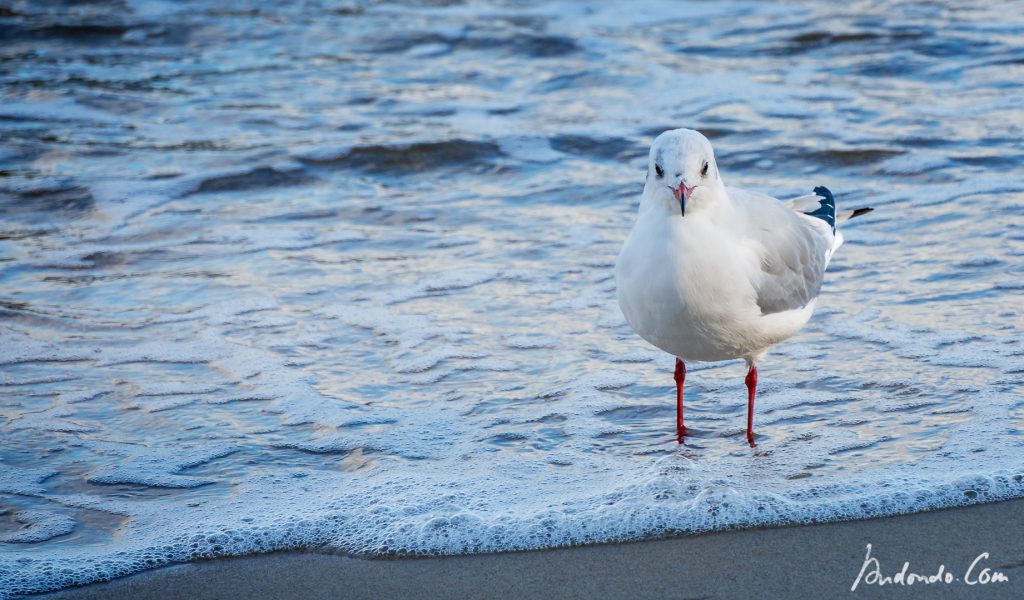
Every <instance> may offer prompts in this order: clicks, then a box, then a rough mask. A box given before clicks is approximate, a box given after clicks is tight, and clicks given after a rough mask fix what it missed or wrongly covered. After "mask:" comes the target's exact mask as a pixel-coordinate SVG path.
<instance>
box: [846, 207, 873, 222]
mask: <svg viewBox="0 0 1024 600" xmlns="http://www.w3.org/2000/svg"><path fill="white" fill-rule="evenodd" d="M873 210H875V209H873V208H871V207H870V206H865V207H864V208H856V209H854V211H853V214H851V215H850V218H851V219H852V218H854V217H859V216H861V215H866V214H868V213H869V212H871V211H873Z"/></svg>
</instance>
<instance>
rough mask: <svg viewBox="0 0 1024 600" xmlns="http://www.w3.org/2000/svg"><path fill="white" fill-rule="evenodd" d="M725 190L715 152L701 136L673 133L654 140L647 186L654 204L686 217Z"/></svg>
mask: <svg viewBox="0 0 1024 600" xmlns="http://www.w3.org/2000/svg"><path fill="white" fill-rule="evenodd" d="M723 188H724V186H723V184H722V180H721V178H720V177H719V175H718V166H717V165H716V164H715V151H714V150H713V149H712V148H711V142H709V141H708V138H706V137H704V136H703V135H701V133H700V132H698V131H694V130H692V129H672V130H670V131H666V132H664V133H662V134H661V135H659V136H658V137H657V138H656V139H655V140H654V145H652V146H651V153H650V156H649V157H648V159H647V183H646V184H645V185H644V196H645V197H647V198H650V200H651V202H652V203H654V204H657V205H659V206H662V207H664V208H667V209H669V210H671V211H672V212H673V213H678V214H679V215H680V216H684V217H685V216H686V215H687V214H692V213H693V212H695V211H698V210H700V209H701V208H703V207H705V206H707V205H708V204H709V203H710V202H712V201H713V200H714V199H715V198H716V197H717V196H718V193H719V191H720V190H722V189H723Z"/></svg>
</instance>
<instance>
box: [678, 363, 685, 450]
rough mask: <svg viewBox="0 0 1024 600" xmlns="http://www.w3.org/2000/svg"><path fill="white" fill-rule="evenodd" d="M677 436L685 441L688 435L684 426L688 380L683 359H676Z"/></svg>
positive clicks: (680, 441)
mask: <svg viewBox="0 0 1024 600" xmlns="http://www.w3.org/2000/svg"><path fill="white" fill-rule="evenodd" d="M675 380H676V438H677V439H678V440H679V443H680V444H682V443H683V436H685V435H686V427H684V426H683V382H684V381H686V365H684V364H683V361H681V360H679V359H678V358H677V359H676V374H675Z"/></svg>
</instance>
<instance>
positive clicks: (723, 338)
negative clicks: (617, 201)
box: [615, 129, 872, 447]
mask: <svg viewBox="0 0 1024 600" xmlns="http://www.w3.org/2000/svg"><path fill="white" fill-rule="evenodd" d="M871 210H872V209H871V208H859V209H857V210H853V211H849V212H841V213H837V212H836V203H835V198H834V197H833V196H832V192H830V191H829V190H828V188H826V187H824V186H818V187H816V188H814V193H813V194H809V195H805V196H800V197H799V198H794V199H792V200H789V201H780V200H777V199H775V198H772V197H770V196H766V195H764V194H759V193H757V192H751V191H747V190H742V189H738V188H732V187H726V185H725V183H724V181H723V180H722V175H721V173H719V171H718V165H717V164H716V163H715V153H714V150H713V149H712V148H711V142H709V141H708V139H707V138H706V137H704V136H703V135H702V134H701V133H700V132H697V131H694V130H692V129H675V130H671V131H666V132H664V133H662V134H661V135H659V136H658V137H657V138H656V139H655V140H654V145H653V146H651V152H650V155H649V157H648V159H647V181H646V182H645V184H644V191H643V195H642V196H641V197H640V209H639V213H638V214H637V218H636V222H635V224H634V225H633V229H632V231H630V233H629V237H628V238H627V239H626V242H625V244H623V246H622V251H621V252H620V253H619V257H618V260H617V261H616V263H615V282H616V287H617V294H618V301H619V307H620V308H621V310H622V314H623V316H625V317H626V321H627V322H628V323H629V324H630V326H631V327H632V328H633V330H634V331H636V333H637V334H639V335H640V337H642V338H643V339H644V340H646V341H647V342H649V343H651V344H653V345H654V346H656V347H658V348H660V349H661V350H664V351H665V352H668V353H670V354H672V355H673V356H675V357H676V368H675V375H674V379H675V382H676V434H677V439H678V441H679V443H683V438H684V436H685V435H686V427H685V426H684V425H683V382H684V381H685V379H686V362H689V361H723V360H733V359H739V358H742V359H744V360H745V361H746V363H747V376H746V379H745V380H744V382H745V383H746V386H747V442H748V443H749V444H750V446H751V447H755V446H756V444H755V443H754V395H755V393H756V391H757V363H758V361H759V360H760V359H761V358H762V357H763V356H764V355H765V353H766V352H767V351H768V349H769V348H771V347H772V346H774V345H775V344H778V343H779V342H781V341H783V340H785V339H787V338H789V337H790V336H792V335H793V334H795V333H796V332H797V331H799V330H800V328H802V327H803V326H804V324H806V323H807V321H808V320H809V319H810V318H811V314H812V313H813V312H814V305H815V303H816V301H817V299H818V293H819V291H820V290H821V283H822V279H823V278H824V276H825V268H826V267H827V266H828V263H829V260H830V259H831V258H832V254H833V253H834V252H835V251H836V249H837V248H839V246H840V245H841V244H842V243H843V236H842V234H841V233H840V232H838V231H837V230H836V225H837V224H839V223H842V222H844V221H846V220H848V219H851V218H853V217H858V216H860V215H863V214H866V213H868V212H871Z"/></svg>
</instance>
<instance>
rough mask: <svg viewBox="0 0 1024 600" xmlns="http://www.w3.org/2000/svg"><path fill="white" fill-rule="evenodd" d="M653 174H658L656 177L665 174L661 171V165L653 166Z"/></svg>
mask: <svg viewBox="0 0 1024 600" xmlns="http://www.w3.org/2000/svg"><path fill="white" fill-rule="evenodd" d="M654 172H655V173H657V174H658V177H661V176H662V175H664V174H665V171H663V170H662V169H661V165H659V164H655V165H654Z"/></svg>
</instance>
